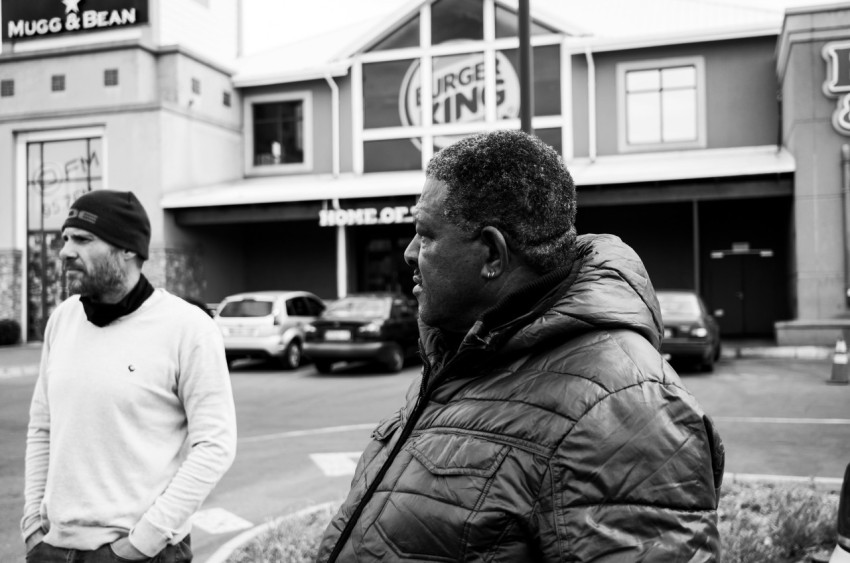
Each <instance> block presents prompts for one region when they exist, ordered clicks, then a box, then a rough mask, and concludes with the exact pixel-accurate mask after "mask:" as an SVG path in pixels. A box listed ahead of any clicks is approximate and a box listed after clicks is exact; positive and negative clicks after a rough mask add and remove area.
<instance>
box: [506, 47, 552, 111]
mask: <svg viewBox="0 0 850 563" xmlns="http://www.w3.org/2000/svg"><path fill="white" fill-rule="evenodd" d="M500 54H502V55H503V56H504V58H505V59H506V60H507V61H508V62H509V64H510V65H511V71H512V72H513V73H516V74H518V73H519V49H507V50H504V51H500ZM532 59H533V64H534V115H560V113H561V49H560V47H559V46H557V45H546V46H544V47H535V48H534V53H533V55H532ZM500 70H501V69H500ZM518 84H519V79H517V87H518ZM497 87H498V84H497ZM518 114H519V112H517V115H518ZM517 115H510V114H509V113H504V112H499V117H500V118H501V119H511V118H515V117H517Z"/></svg>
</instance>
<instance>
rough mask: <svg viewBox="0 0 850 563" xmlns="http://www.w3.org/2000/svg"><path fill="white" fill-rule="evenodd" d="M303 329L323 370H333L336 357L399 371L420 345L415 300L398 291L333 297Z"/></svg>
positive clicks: (307, 350)
mask: <svg viewBox="0 0 850 563" xmlns="http://www.w3.org/2000/svg"><path fill="white" fill-rule="evenodd" d="M305 333H306V336H307V340H306V341H305V343H304V355H306V356H308V357H309V358H310V359H311V360H312V361H313V364H314V365H315V366H316V370H317V371H318V372H319V373H329V372H330V371H331V369H332V368H333V364H334V363H335V362H340V361H357V360H367V361H377V362H379V363H381V364H383V365H384V367H385V368H386V369H387V371H390V372H397V371H400V370H401V368H402V367H403V366H404V360H405V359H406V358H407V357H408V356H411V355H413V354H415V353H416V351H417V349H418V342H419V327H418V324H417V321H416V301H413V300H412V299H410V298H408V297H405V296H404V295H401V294H396V293H358V294H351V295H348V296H347V297H343V298H341V299H339V300H337V301H335V302H333V303H331V304H330V305H329V306H328V308H327V309H326V310H325V312H324V313H322V316H321V318H320V319H317V320H316V321H314V322H312V323H310V325H309V326H307V327H306V330H305Z"/></svg>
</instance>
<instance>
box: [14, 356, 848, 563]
mask: <svg viewBox="0 0 850 563" xmlns="http://www.w3.org/2000/svg"><path fill="white" fill-rule="evenodd" d="M36 352H37V350H33V351H30V353H29V354H30V356H32V357H35V356H36ZM732 355H734V351H733V350H731V349H729V348H728V347H727V349H726V351H725V353H724V357H723V358H721V360H720V361H719V362H718V363H717V364H716V366H715V371H714V372H713V373H701V372H696V371H694V372H689V371H687V370H686V369H682V370H681V373H682V381H683V383H684V385H685V386H686V387H687V388H688V389H690V390H691V392H692V393H693V394H694V395H695V396H696V397H697V399H698V400H699V402H700V403H701V404H702V405H703V407H704V408H705V410H706V411H708V412H709V414H710V415H711V416H712V417H713V418H714V420H715V422H716V424H717V426H718V428H719V430H720V433H721V435H722V437H723V440H724V444H725V446H726V450H727V465H726V471H727V480H730V479H738V478H748V477H752V476H755V477H758V478H761V479H768V478H782V479H788V478H802V479H810V478H816V479H817V481H818V483H819V484H821V485H822V486H832V487H837V486H838V483H839V482H840V478H841V476H842V475H843V472H844V468H845V466H846V464H847V463H848V462H850V416H848V414H847V412H848V409H847V404H848V401H850V386H847V385H830V384H828V383H827V380H828V379H829V377H830V372H831V359H829V358H826V359H799V358H788V357H784V358H783V357H780V358H770V357H758V358H756V357H743V358H734V357H730V356H732ZM417 373H418V366H417V365H416V364H412V365H408V366H407V367H405V369H403V370H402V371H401V372H400V373H397V374H390V373H386V372H384V371H382V370H378V369H375V368H374V366H368V365H354V366H352V367H348V368H342V369H336V370H335V371H334V373H332V374H320V373H318V372H317V371H316V369H315V367H314V366H312V365H305V366H303V367H301V368H299V369H297V370H294V371H285V370H282V369H280V368H279V367H276V366H274V365H273V364H264V363H260V362H244V363H240V364H238V365H236V366H235V367H234V369H233V371H232V374H231V375H232V382H233V388H234V395H235V398H236V407H237V417H238V423H239V450H238V454H237V459H236V462H235V463H234V465H233V467H232V468H231V470H230V472H229V473H228V474H227V475H226V476H225V477H224V479H223V480H222V481H221V482H220V483H219V485H218V487H217V488H216V489H215V491H214V492H213V494H212V495H211V496H210V497H209V499H208V500H207V502H206V503H205V505H204V510H203V511H202V517H203V519H201V520H198V521H197V522H196V526H195V531H194V532H193V547H194V548H195V552H196V556H197V558H196V560H197V561H205V560H206V559H207V558H208V557H210V556H211V555H212V554H213V553H215V552H216V550H217V549H218V548H220V547H221V546H222V545H223V544H224V543H226V542H227V541H228V540H230V539H232V538H233V537H235V536H237V535H238V534H240V533H242V532H244V531H245V530H246V529H248V528H250V527H252V526H257V525H260V524H263V523H264V522H266V521H268V520H269V519H271V518H274V517H276V516H279V515H282V514H286V513H289V512H293V511H296V510H299V509H302V508H304V507H307V506H311V505H315V504H319V503H322V502H328V501H338V500H339V499H341V497H342V495H344V494H345V492H346V491H347V490H348V486H349V483H350V480H351V472H352V471H353V468H354V463H355V461H356V459H357V455H358V454H359V452H360V451H362V449H363V447H364V446H365V444H366V442H367V441H368V439H369V434H370V432H371V429H372V427H373V426H374V425H375V423H377V422H378V420H379V419H380V418H382V417H383V416H386V415H387V414H389V413H390V412H392V411H393V410H394V409H395V408H397V407H398V406H399V405H400V404H401V402H402V397H403V394H404V392H405V391H406V389H407V387H408V386H409V385H410V383H411V382H412V381H413V380H414V378H415V377H416V375H417ZM34 383H35V376H34V372H32V371H22V372H20V373H18V374H17V375H10V376H8V377H5V378H0V427H2V430H3V431H2V432H0V459H2V460H3V461H2V467H3V471H2V473H0V486H2V491H3V495H2V496H0V514H2V516H0V530H2V532H0V561H4V562H5V561H10V562H11V561H20V560H21V559H22V557H23V556H22V546H21V544H20V539H19V537H18V532H17V527H18V519H19V518H20V511H21V507H22V503H23V498H22V488H23V454H24V444H25V433H26V420H27V410H28V401H29V397H30V395H31V393H32V386H33V384H34Z"/></svg>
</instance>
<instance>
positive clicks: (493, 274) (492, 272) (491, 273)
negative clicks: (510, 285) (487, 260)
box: [487, 270, 496, 280]
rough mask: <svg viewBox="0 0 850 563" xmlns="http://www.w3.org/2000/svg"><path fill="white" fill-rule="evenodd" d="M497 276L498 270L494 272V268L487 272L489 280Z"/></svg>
mask: <svg viewBox="0 0 850 563" xmlns="http://www.w3.org/2000/svg"><path fill="white" fill-rule="evenodd" d="M495 277H496V272H494V271H493V270H490V271H489V272H487V279H488V280H492V279H493V278H495Z"/></svg>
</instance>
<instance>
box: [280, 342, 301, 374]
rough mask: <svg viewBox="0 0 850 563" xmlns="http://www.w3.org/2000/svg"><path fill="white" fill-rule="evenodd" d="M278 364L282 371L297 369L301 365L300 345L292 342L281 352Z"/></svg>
mask: <svg viewBox="0 0 850 563" xmlns="http://www.w3.org/2000/svg"><path fill="white" fill-rule="evenodd" d="M280 363H281V364H282V365H283V368H284V369H297V368H298V366H300V365H301V343H299V342H297V341H295V340H293V341H292V342H290V343H289V345H288V346H287V347H286V349H285V350H284V351H283V356H282V357H281V358H280Z"/></svg>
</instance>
